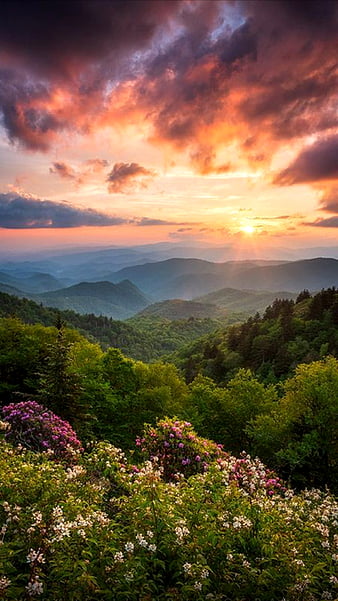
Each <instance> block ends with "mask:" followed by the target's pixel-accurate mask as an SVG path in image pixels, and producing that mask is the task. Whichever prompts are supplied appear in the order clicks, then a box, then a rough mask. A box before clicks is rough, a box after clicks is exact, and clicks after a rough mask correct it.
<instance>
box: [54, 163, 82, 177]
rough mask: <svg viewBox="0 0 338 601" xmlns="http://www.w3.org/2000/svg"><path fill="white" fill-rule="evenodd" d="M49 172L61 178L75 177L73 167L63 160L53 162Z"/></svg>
mask: <svg viewBox="0 0 338 601" xmlns="http://www.w3.org/2000/svg"><path fill="white" fill-rule="evenodd" d="M49 172H50V173H54V174H56V175H59V176H60V177H62V178H63V179H77V176H76V174H75V171H74V169H73V167H71V166H70V165H67V163H63V162H56V163H53V165H52V167H50V168H49Z"/></svg>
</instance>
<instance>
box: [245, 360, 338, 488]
mask: <svg viewBox="0 0 338 601" xmlns="http://www.w3.org/2000/svg"><path fill="white" fill-rule="evenodd" d="M284 390H285V394H284V396H283V398H282V399H281V400H280V402H279V404H278V406H277V408H276V410H275V411H274V412H272V413H271V414H270V415H266V416H259V417H257V418H256V419H255V421H254V422H253V423H252V425H251V428H250V434H251V436H252V439H253V441H254V448H255V451H256V452H257V453H258V454H259V455H260V456H261V457H262V458H263V459H264V458H265V460H266V461H267V462H268V463H270V465H271V464H272V465H273V467H275V468H276V469H278V470H279V471H280V472H281V474H282V475H283V476H284V477H289V478H290V479H291V482H292V484H293V485H295V486H299V487H303V486H317V487H324V486H329V487H331V488H332V490H335V489H337V481H338V435H337V433H338V361H337V360H336V359H335V358H333V357H328V358H326V359H325V360H323V361H316V362H314V363H310V364H308V365H307V364H303V365H299V366H298V367H297V369H296V375H295V376H294V377H293V378H291V379H289V380H288V381H287V382H286V383H285V387H284Z"/></svg>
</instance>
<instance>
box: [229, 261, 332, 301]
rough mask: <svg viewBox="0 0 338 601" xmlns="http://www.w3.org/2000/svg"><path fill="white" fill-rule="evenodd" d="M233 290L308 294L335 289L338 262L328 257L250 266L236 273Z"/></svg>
mask: <svg viewBox="0 0 338 601" xmlns="http://www.w3.org/2000/svg"><path fill="white" fill-rule="evenodd" d="M233 284H234V287H235V288H237V287H238V288H242V287H243V284H244V285H245V287H246V288H252V289H254V290H260V289H264V290H290V291H292V292H293V291H294V292H297V291H300V290H303V289H304V288H308V289H309V290H311V291H315V290H320V289H322V288H329V287H330V286H337V284H338V260H337V259H328V258H321V257H319V258H316V259H306V260H302V261H292V262H289V263H284V264H280V265H274V266H270V265H267V266H261V267H253V268H251V269H250V270H247V271H245V272H242V273H240V274H237V275H236V276H235V277H234V279H233Z"/></svg>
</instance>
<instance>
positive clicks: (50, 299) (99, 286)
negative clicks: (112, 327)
mask: <svg viewBox="0 0 338 601" xmlns="http://www.w3.org/2000/svg"><path fill="white" fill-rule="evenodd" d="M35 300H36V301H37V302H41V303H42V304H44V305H47V306H49V307H58V308H59V309H71V310H73V311H76V312H77V313H81V314H84V313H93V314H94V315H106V316H108V317H113V318H114V319H125V318H127V317H130V316H131V315H133V314H134V313H136V312H137V311H140V309H143V308H144V307H146V306H147V305H149V304H150V302H151V301H150V299H149V298H147V297H146V296H145V295H144V294H143V293H142V292H141V291H140V290H139V289H138V288H137V287H136V286H135V285H134V284H132V283H131V282H129V281H128V280H124V281H122V282H120V283H118V284H112V283H111V282H95V283H91V282H81V283H80V284H76V285H74V286H70V287H68V288H61V289H60V290H56V291H54V292H48V293H46V294H37V295H35Z"/></svg>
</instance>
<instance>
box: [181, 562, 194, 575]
mask: <svg viewBox="0 0 338 601" xmlns="http://www.w3.org/2000/svg"><path fill="white" fill-rule="evenodd" d="M191 567H192V566H191V563H189V562H187V561H186V563H184V564H183V570H184V571H185V573H186V574H191Z"/></svg>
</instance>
